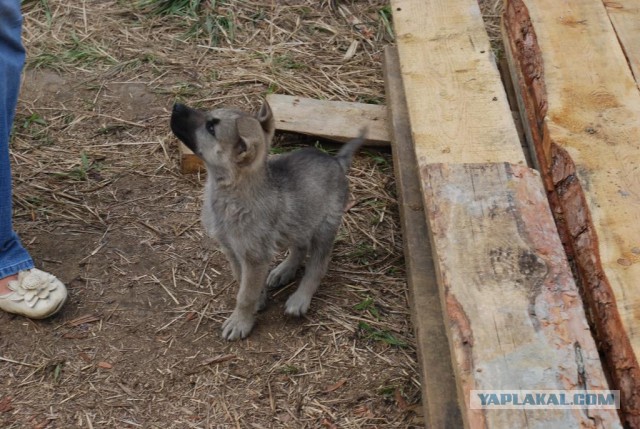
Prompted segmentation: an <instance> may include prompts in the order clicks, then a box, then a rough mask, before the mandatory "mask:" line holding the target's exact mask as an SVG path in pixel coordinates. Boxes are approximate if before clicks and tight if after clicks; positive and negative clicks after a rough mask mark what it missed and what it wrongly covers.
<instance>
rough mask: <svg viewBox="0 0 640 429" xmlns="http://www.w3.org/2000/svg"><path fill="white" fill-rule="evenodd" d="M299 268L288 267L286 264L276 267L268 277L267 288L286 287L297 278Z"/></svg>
mask: <svg viewBox="0 0 640 429" xmlns="http://www.w3.org/2000/svg"><path fill="white" fill-rule="evenodd" d="M296 271H297V267H291V266H288V265H287V264H286V263H285V262H282V263H281V264H280V265H278V266H277V267H275V268H274V269H273V270H271V272H270V273H269V277H267V287H268V288H269V289H277V288H279V287H282V286H285V285H286V284H288V283H289V282H290V281H291V280H293V278H294V277H295V276H296Z"/></svg>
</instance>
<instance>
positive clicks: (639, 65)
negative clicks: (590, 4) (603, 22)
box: [604, 0, 640, 88]
mask: <svg viewBox="0 0 640 429" xmlns="http://www.w3.org/2000/svg"><path fill="white" fill-rule="evenodd" d="M604 5H605V6H606V7H607V11H608V12H609V18H610V19H611V22H612V23H613V28H614V29H615V30H616V35H617V36H618V40H619V41H620V45H621V46H622V49H623V50H624V53H625V55H626V57H627V61H628V62H629V67H631V71H632V72H633V76H634V78H635V80H636V83H637V84H638V87H639V88H640V2H639V1H638V0H609V1H605V2H604Z"/></svg>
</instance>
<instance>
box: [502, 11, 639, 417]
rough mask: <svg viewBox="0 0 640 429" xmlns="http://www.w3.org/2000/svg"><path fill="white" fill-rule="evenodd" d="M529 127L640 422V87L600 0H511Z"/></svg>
mask: <svg viewBox="0 0 640 429" xmlns="http://www.w3.org/2000/svg"><path fill="white" fill-rule="evenodd" d="M504 26H505V45H507V52H508V56H509V59H510V62H511V63H512V71H513V74H514V80H516V81H517V82H518V85H517V86H518V91H519V98H520V101H521V104H522V105H523V108H524V111H525V113H526V119H527V120H526V121H525V122H526V125H527V135H528V138H529V139H530V142H531V144H532V146H533V147H534V149H535V151H536V153H537V160H538V165H539V167H540V170H541V172H542V174H543V177H544V181H545V186H546V189H547V191H548V192H549V198H550V201H551V202H552V206H553V210H554V213H555V214H556V219H557V221H558V227H559V229H560V232H561V234H562V240H563V242H564V243H565V246H566V248H567V250H568V253H569V254H570V256H571V257H572V259H573V261H574V262H575V265H576V272H577V273H578V276H579V280H580V284H581V287H582V293H583V295H584V297H585V303H586V304H587V306H588V310H589V311H588V314H589V316H590V318H591V322H592V328H593V330H594V334H595V336H596V340H597V342H598V344H599V346H600V351H601V353H602V354H603V355H604V358H605V362H606V367H607V368H606V369H607V371H608V372H609V375H610V377H611V380H612V381H613V385H614V387H615V388H616V389H619V390H620V391H621V397H622V398H621V399H622V404H621V405H622V416H623V419H624V421H625V423H626V424H628V425H629V426H630V427H640V367H639V365H638V356H640V355H639V353H640V293H639V287H640V226H639V225H640V93H639V92H638V89H637V87H636V82H635V81H634V79H633V77H632V75H631V72H630V69H629V66H628V63H627V60H626V58H625V55H624V52H623V51H622V49H621V47H620V45H619V42H618V38H617V37H616V33H615V32H614V31H613V28H612V26H611V22H610V21H609V19H608V16H607V12H606V10H605V8H604V5H603V3H602V1H601V0H563V1H561V2H559V1H556V0H535V1H533V0H526V1H524V2H523V1H522V0H512V1H510V2H509V3H508V4H507V8H506V12H505V18H504Z"/></svg>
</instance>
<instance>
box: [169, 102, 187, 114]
mask: <svg viewBox="0 0 640 429" xmlns="http://www.w3.org/2000/svg"><path fill="white" fill-rule="evenodd" d="M188 110H189V108H188V107H187V106H185V105H184V104H181V103H175V104H174V105H173V113H185V112H187V111H188Z"/></svg>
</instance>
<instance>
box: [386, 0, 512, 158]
mask: <svg viewBox="0 0 640 429" xmlns="http://www.w3.org/2000/svg"><path fill="white" fill-rule="evenodd" d="M391 8H392V11H393V22H394V28H395V31H396V39H397V44H398V53H399V55H400V68H401V70H402V78H403V82H404V89H405V94H406V99H407V106H408V108H409V117H410V120H411V130H412V136H413V140H414V142H415V146H416V156H417V159H418V163H420V164H421V165H424V164H425V163H438V162H444V163H446V162H461V163H463V162H511V163H514V164H524V163H525V157H524V154H523V152H522V149H521V147H520V143H519V140H518V134H517V131H516V128H515V126H514V124H513V119H512V118H511V115H510V114H508V112H509V103H508V101H507V97H506V95H505V91H504V88H503V87H502V83H501V82H500V76H499V73H498V69H497V67H496V64H495V62H494V60H493V54H492V52H491V48H490V45H489V37H488V36H487V32H486V30H485V27H484V23H483V21H482V15H481V13H480V8H479V7H478V3H477V1H476V0H452V1H448V0H430V1H419V0H392V1H391ZM505 113H506V114H505Z"/></svg>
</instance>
